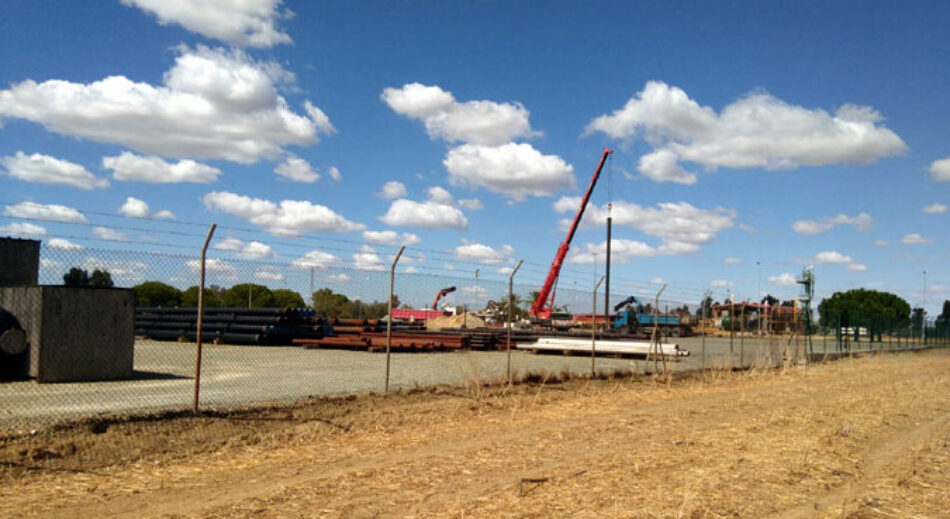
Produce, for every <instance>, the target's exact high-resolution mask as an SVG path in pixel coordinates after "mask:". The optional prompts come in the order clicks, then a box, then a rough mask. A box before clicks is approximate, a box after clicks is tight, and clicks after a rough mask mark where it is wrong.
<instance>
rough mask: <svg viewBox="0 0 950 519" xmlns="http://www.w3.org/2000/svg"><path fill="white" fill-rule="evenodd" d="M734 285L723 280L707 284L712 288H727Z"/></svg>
mask: <svg viewBox="0 0 950 519" xmlns="http://www.w3.org/2000/svg"><path fill="white" fill-rule="evenodd" d="M734 284H735V283H733V282H732V281H727V280H725V279H714V280H712V281H710V282H709V286H710V287H712V288H727V287H731V286H733V285H734Z"/></svg>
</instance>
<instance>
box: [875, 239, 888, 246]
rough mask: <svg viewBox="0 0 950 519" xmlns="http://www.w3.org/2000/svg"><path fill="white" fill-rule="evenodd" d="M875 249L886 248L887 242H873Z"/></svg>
mask: <svg viewBox="0 0 950 519" xmlns="http://www.w3.org/2000/svg"><path fill="white" fill-rule="evenodd" d="M874 246H875V247H887V240H875V242H874Z"/></svg>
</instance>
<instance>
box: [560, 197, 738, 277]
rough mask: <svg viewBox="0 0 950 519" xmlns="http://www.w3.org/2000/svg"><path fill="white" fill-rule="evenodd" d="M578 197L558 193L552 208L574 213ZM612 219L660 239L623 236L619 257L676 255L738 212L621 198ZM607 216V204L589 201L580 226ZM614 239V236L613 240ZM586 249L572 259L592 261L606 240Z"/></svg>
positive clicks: (615, 251)
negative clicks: (652, 243)
mask: <svg viewBox="0 0 950 519" xmlns="http://www.w3.org/2000/svg"><path fill="white" fill-rule="evenodd" d="M580 203H581V198H580V197H567V196H565V197H561V198H560V199H559V200H558V201H557V202H555V203H554V210H555V211H557V212H558V213H568V214H573V213H574V212H576V211H577V208H578V207H579V206H580ZM612 214H613V221H614V224H616V225H627V226H630V227H632V228H634V229H636V230H638V231H640V232H642V233H644V234H646V235H648V236H654V237H656V238H659V239H660V244H659V245H657V246H655V247H654V246H650V245H647V244H646V243H644V242H640V241H633V240H623V241H622V242H623V246H622V251H623V252H620V255H619V256H616V257H618V258H620V261H629V259H630V258H631V257H634V256H660V255H676V254H686V253H691V252H696V251H698V250H699V249H700V246H701V245H703V244H705V243H708V242H710V241H712V240H713V239H714V238H715V237H716V236H717V235H718V234H719V233H720V232H722V231H724V230H726V229H729V228H731V227H733V226H734V225H735V219H736V217H737V213H736V211H735V210H733V209H726V208H723V207H717V208H715V209H700V208H697V207H694V206H693V205H691V204H688V203H686V202H679V203H672V202H667V203H660V204H657V206H656V207H643V206H640V205H637V204H632V203H630V202H626V201H623V200H618V201H616V202H614V203H613V213H612ZM606 219H607V206H606V205H603V206H598V205H596V204H589V205H588V206H587V210H586V211H585V212H584V218H583V220H581V226H582V227H585V228H592V227H594V226H596V225H599V224H600V222H603V221H605V220H606ZM560 224H561V227H562V228H565V229H566V228H568V227H569V226H570V224H571V220H570V219H563V220H561V222H560ZM614 242H615V243H617V240H615V241H614ZM586 248H587V250H586V252H583V253H582V252H580V251H577V252H575V253H574V255H573V257H572V258H571V261H573V262H580V263H590V262H593V256H592V255H593V253H596V252H598V251H600V250H601V249H602V248H603V250H604V252H606V244H605V243H603V244H601V245H593V244H587V245H586ZM620 250H621V249H617V248H612V249H611V256H612V257H615V256H614V255H616V254H618V252H619V251H620Z"/></svg>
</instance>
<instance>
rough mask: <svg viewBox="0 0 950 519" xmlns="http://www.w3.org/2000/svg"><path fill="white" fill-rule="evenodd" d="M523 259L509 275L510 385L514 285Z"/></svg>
mask: <svg viewBox="0 0 950 519" xmlns="http://www.w3.org/2000/svg"><path fill="white" fill-rule="evenodd" d="M522 261H524V260H518V264H517V265H516V266H515V269H514V270H512V271H511V275H510V276H508V342H507V350H508V370H507V371H508V385H511V312H512V310H513V307H514V306H515V301H514V299H515V298H514V292H513V287H514V282H515V274H517V273H518V269H520V268H521V262H522Z"/></svg>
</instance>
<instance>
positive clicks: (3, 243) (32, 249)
mask: <svg viewBox="0 0 950 519" xmlns="http://www.w3.org/2000/svg"><path fill="white" fill-rule="evenodd" d="M39 276H40V242H38V241H36V240H20V239H17V238H0V287H9V286H21V285H36V283H37V282H38V281H39Z"/></svg>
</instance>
